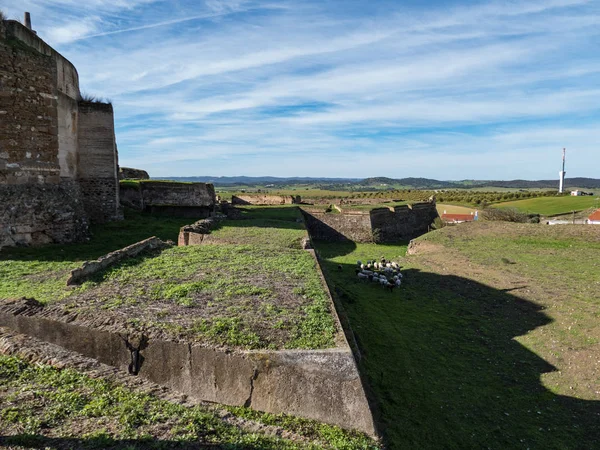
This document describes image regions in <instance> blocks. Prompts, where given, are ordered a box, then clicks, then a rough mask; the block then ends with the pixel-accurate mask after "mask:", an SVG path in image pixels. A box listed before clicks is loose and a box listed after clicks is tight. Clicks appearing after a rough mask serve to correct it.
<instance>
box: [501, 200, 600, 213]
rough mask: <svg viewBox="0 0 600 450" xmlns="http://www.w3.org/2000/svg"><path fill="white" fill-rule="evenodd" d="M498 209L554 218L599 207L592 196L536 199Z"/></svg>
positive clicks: (504, 204) (598, 201) (507, 203)
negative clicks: (512, 209) (514, 209)
mask: <svg viewBox="0 0 600 450" xmlns="http://www.w3.org/2000/svg"><path fill="white" fill-rule="evenodd" d="M496 207H498V208H516V209H517V210H518V211H520V212H524V213H533V214H541V215H544V216H556V215H559V214H568V213H570V212H573V211H582V210H584V209H588V208H593V207H600V200H599V199H598V196H597V195H593V196H578V197H572V196H570V195H569V196H562V197H558V196H557V197H538V198H530V199H526V200H517V201H513V202H502V203H501V204H498V205H497V206H496Z"/></svg>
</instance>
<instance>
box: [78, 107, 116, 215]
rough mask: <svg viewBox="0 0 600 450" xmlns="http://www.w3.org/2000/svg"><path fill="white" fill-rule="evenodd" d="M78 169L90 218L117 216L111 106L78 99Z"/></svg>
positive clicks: (114, 148) (113, 130)
mask: <svg viewBox="0 0 600 450" xmlns="http://www.w3.org/2000/svg"><path fill="white" fill-rule="evenodd" d="M78 131H79V132H78V135H79V172H78V182H79V184H80V185H81V191H82V193H83V201H84V206H85V210H86V212H87V214H88V216H89V217H90V219H91V220H92V221H93V222H99V223H102V222H106V221H110V220H115V219H118V218H120V216H121V212H120V202H119V181H118V177H117V171H118V161H117V152H116V145H115V129H114V117H113V108H112V105H111V104H109V103H95V102H94V103H92V102H83V101H81V102H79V130H78Z"/></svg>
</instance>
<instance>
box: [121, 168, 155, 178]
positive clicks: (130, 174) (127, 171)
mask: <svg viewBox="0 0 600 450" xmlns="http://www.w3.org/2000/svg"><path fill="white" fill-rule="evenodd" d="M149 179H150V175H148V172H146V171H145V170H141V169H132V168H131V167H120V168H119V180H149Z"/></svg>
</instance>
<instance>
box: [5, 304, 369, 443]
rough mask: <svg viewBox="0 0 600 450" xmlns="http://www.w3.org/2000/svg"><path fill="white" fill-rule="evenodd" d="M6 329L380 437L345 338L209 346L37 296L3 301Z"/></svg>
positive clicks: (240, 401) (226, 400)
mask: <svg viewBox="0 0 600 450" xmlns="http://www.w3.org/2000/svg"><path fill="white" fill-rule="evenodd" d="M334 314H335V312H334ZM0 327H8V328H10V329H12V330H14V331H16V332H19V333H23V334H26V335H29V336H33V337H35V338H38V339H41V340H43V341H46V342H50V343H53V344H57V345H60V346H61V347H64V348H66V349H68V350H71V351H75V352H78V353H81V354H82V355H85V356H88V357H91V358H94V359H96V360H98V361H99V362H101V363H104V364H108V365H111V366H113V367H117V368H120V369H122V370H125V371H130V373H132V374H134V375H139V376H141V377H143V378H146V379H148V380H151V381H153V382H155V383H159V384H161V385H163V386H167V387H169V388H170V389H173V390H175V391H178V392H181V393H184V394H187V395H189V396H191V397H192V398H195V399H199V400H205V401H210V402H215V403H222V404H226V405H234V406H246V407H250V408H253V409H256V410H260V411H265V412H270V413H274V414H278V413H286V414H292V415H296V416H300V417H305V418H309V419H314V420H318V421H322V422H326V423H330V424H333V425H338V426H340V427H343V428H349V429H356V430H360V431H362V432H365V433H368V434H370V435H375V434H376V430H375V424H374V421H373V417H372V414H371V410H370V406H369V402H368V400H367V396H366V394H365V391H364V388H363V386H362V381H361V378H360V375H359V372H358V368H357V366H356V363H355V360H354V357H353V355H352V352H351V350H350V348H349V346H348V344H347V343H346V341H345V340H344V341H343V344H341V345H340V346H339V347H337V348H333V349H327V350H280V351H273V350H257V351H252V350H247V351H243V350H229V349H220V348H210V347H205V346H202V345H195V344H193V343H190V342H175V341H168V340H165V339H161V338H160V337H154V336H146V335H142V334H139V333H132V332H131V329H130V328H129V329H128V328H127V327H126V324H119V323H115V322H112V321H110V320H107V318H106V317H105V316H102V315H99V316H98V317H97V318H95V319H93V320H87V321H86V320H82V319H81V317H79V316H78V315H77V313H76V312H74V313H73V312H72V313H68V312H67V311H65V310H63V309H61V308H60V306H56V307H52V306H50V307H43V306H41V305H39V304H37V302H35V301H31V300H19V301H15V302H4V303H3V304H0ZM342 339H343V336H342ZM132 349H133V350H134V351H136V350H137V351H139V355H140V357H141V358H140V359H139V362H140V364H139V366H138V367H135V368H134V367H132V366H131V365H130V364H131V362H132Z"/></svg>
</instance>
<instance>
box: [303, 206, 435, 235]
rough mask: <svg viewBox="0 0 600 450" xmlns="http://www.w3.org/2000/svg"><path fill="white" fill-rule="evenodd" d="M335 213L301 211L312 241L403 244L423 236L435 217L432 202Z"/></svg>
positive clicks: (311, 209) (315, 210) (306, 209)
mask: <svg viewBox="0 0 600 450" xmlns="http://www.w3.org/2000/svg"><path fill="white" fill-rule="evenodd" d="M336 210H338V212H337V213H327V212H323V210H321V209H316V208H310V207H303V208H302V213H303V215H304V220H305V222H306V226H307V228H308V230H309V232H310V235H311V237H312V238H313V239H323V240H328V241H343V240H352V241H355V242H375V243H392V242H398V241H407V240H410V239H413V238H415V237H417V236H420V235H422V234H425V233H427V232H428V231H429V227H430V225H431V224H432V223H433V221H434V220H435V218H436V217H438V213H437V210H436V207H435V203H434V202H426V203H415V204H413V205H402V206H396V207H393V208H376V209H373V210H371V211H353V210H348V209H344V208H343V207H337V208H336ZM340 211H341V212H340Z"/></svg>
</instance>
